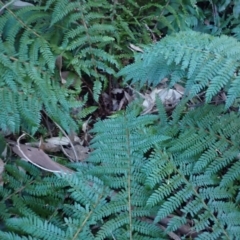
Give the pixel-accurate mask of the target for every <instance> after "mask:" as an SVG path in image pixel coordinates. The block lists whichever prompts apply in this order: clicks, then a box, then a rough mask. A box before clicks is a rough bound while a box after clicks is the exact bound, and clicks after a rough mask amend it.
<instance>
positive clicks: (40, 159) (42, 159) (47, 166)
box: [12, 144, 73, 173]
mask: <svg viewBox="0 0 240 240" xmlns="http://www.w3.org/2000/svg"><path fill="white" fill-rule="evenodd" d="M12 150H13V152H14V153H16V154H17V155H18V156H19V157H21V158H22V159H24V160H25V161H29V162H31V163H32V164H34V165H35V166H37V167H39V168H41V169H43V170H46V171H50V172H64V173H72V172H73V171H72V170H71V169H70V168H67V167H65V166H63V165H61V164H59V163H57V162H54V161H53V160H52V159H51V158H50V157H49V156H48V155H47V154H46V153H45V152H44V151H43V150H42V149H38V148H33V147H29V146H26V145H24V144H18V145H14V146H13V147H12Z"/></svg>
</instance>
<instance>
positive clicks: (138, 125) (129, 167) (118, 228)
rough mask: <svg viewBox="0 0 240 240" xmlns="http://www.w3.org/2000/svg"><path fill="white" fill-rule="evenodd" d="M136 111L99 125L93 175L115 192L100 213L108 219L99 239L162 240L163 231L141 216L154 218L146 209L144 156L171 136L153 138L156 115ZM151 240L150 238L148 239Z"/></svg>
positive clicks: (94, 144) (131, 110) (94, 146)
mask: <svg viewBox="0 0 240 240" xmlns="http://www.w3.org/2000/svg"><path fill="white" fill-rule="evenodd" d="M136 113H137V112H136V110H134V109H131V108H129V110H128V111H127V113H126V114H124V115H122V116H120V117H118V118H116V119H111V120H105V121H103V122H98V123H97V124H96V125H95V128H94V132H95V133H96V137H95V138H94V140H93V143H92V147H93V148H95V149H96V150H95V151H94V152H93V154H92V155H91V157H90V158H89V159H88V160H89V161H90V162H91V163H94V164H95V165H96V167H94V168H93V170H91V171H90V172H91V173H92V174H93V175H95V176H98V177H99V178H100V179H102V180H103V182H104V183H105V185H107V186H109V187H110V188H111V189H112V190H114V191H115V193H114V194H112V196H111V200H110V202H109V203H108V204H107V205H106V206H105V207H103V208H102V209H101V211H100V212H98V215H100V216H102V218H103V217H107V218H108V219H109V220H108V221H106V222H105V223H104V224H103V226H102V228H101V230H100V231H99V232H98V234H97V237H96V239H105V238H106V237H111V234H112V235H113V236H114V237H115V238H116V239H118V238H121V239H141V238H142V237H143V236H145V237H147V236H148V237H153V238H151V239H155V238H156V239H158V238H157V236H160V235H161V231H159V229H158V228H156V227H155V226H153V225H150V224H149V223H147V222H144V221H141V217H144V216H145V217H146V216H150V214H151V212H152V209H151V208H145V204H146V200H147V199H146V195H147V191H146V190H145V189H144V186H143V184H144V182H143V179H144V178H143V174H142V173H141V168H142V166H143V165H144V163H145V161H146V159H145V158H144V157H143V156H144V153H146V152H147V151H148V149H150V148H151V147H152V146H153V144H156V143H160V142H162V141H164V140H166V139H168V137H165V136H152V137H147V138H146V136H149V134H150V129H148V127H147V125H149V124H151V122H153V121H154V120H156V117H155V116H143V117H141V116H140V117H137V115H136ZM146 239H147V238H146Z"/></svg>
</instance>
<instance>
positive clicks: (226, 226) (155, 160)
mask: <svg viewBox="0 0 240 240" xmlns="http://www.w3.org/2000/svg"><path fill="white" fill-rule="evenodd" d="M223 110H224V108H223V106H219V107H217V108H216V107H212V106H204V107H202V108H198V109H196V110H193V111H190V112H189V113H187V114H186V115H185V116H184V117H182V119H181V121H180V122H179V123H178V124H177V125H178V128H177V129H176V130H175V134H174V136H173V138H172V140H171V141H169V142H168V143H167V144H162V145H161V146H159V147H157V148H156V150H155V153H154V154H153V155H152V156H151V158H150V161H149V163H147V164H146V165H145V167H144V169H143V171H144V172H145V173H146V176H147V179H146V185H147V186H148V187H149V188H151V189H153V190H154V191H153V193H152V195H151V196H150V197H149V199H148V201H147V206H151V207H154V206H159V210H158V213H157V215H156V218H155V221H156V222H158V221H160V220H162V219H164V218H165V217H167V216H169V215H170V214H172V215H173V218H172V219H171V220H170V222H169V223H168V227H167V231H169V232H171V231H175V230H177V228H179V227H180V226H182V225H184V224H186V223H187V222H189V221H190V220H191V221H192V231H193V232H197V233H198V237H197V238H196V239H206V238H208V239H220V238H223V239H235V238H237V236H238V234H239V230H240V227H239V218H238V215H239V207H238V200H236V198H237V196H238V191H239V177H238V176H239V171H238V169H239V148H238V140H237V139H238V135H239V134H240V132H239V129H238V125H239V124H238V118H239V114H236V113H231V114H230V115H229V114H224V113H223V112H224V111H223ZM168 128H170V131H171V130H172V123H171V121H169V126H168V127H167V128H165V129H164V130H163V129H162V131H161V133H162V134H165V135H166V134H167V133H168V132H169V129H168ZM164 149H165V150H164ZM179 210H180V212H181V215H180V216H177V215H176V216H174V213H176V212H177V211H179ZM206 229H209V230H208V231H206ZM233 229H234V230H233Z"/></svg>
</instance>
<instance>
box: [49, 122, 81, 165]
mask: <svg viewBox="0 0 240 240" xmlns="http://www.w3.org/2000/svg"><path fill="white" fill-rule="evenodd" d="M54 123H55V124H56V126H57V127H58V128H59V129H60V131H61V132H62V133H63V135H64V136H65V137H66V138H67V139H68V140H69V143H70V145H71V147H72V149H73V153H74V156H75V159H76V162H77V161H78V156H77V153H76V150H75V147H74V145H73V143H72V141H71V139H70V138H69V136H68V135H67V134H66V133H65V131H64V130H63V129H62V128H61V127H60V126H59V125H58V124H57V123H56V122H54Z"/></svg>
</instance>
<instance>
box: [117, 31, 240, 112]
mask: <svg viewBox="0 0 240 240" xmlns="http://www.w3.org/2000/svg"><path fill="white" fill-rule="evenodd" d="M239 51H240V45H239V43H238V41H237V40H236V39H234V38H231V37H227V36H221V37H213V36H211V35H207V34H201V33H197V32H191V31H190V32H189V31H188V32H180V33H178V34H175V35H172V36H168V37H166V38H164V39H163V40H162V41H160V42H159V43H157V44H155V45H152V46H151V47H147V48H146V49H145V52H144V53H143V54H141V55H138V56H137V57H136V61H135V63H133V64H132V65H129V66H127V67H126V68H124V69H123V70H121V71H120V75H123V76H126V81H127V80H131V83H135V82H140V85H141V86H143V84H145V83H146V80H145V79H147V82H148V83H149V84H153V85H154V86H156V85H157V84H158V83H160V81H161V80H162V79H163V78H165V77H167V78H169V79H170V83H169V86H170V87H171V86H173V85H174V84H175V83H177V82H179V83H184V84H185V86H186V94H189V95H190V96H191V97H193V96H196V95H197V94H198V93H199V92H200V91H203V90H205V91H206V102H210V101H211V100H212V98H213V97H214V96H215V95H217V94H218V93H219V92H220V90H221V89H224V90H225V91H226V92H227V99H226V108H229V107H230V106H231V105H232V104H233V103H234V101H235V100H236V99H237V98H238V97H239V90H238V88H237V87H236V86H238V82H239V76H238V68H239V57H238V56H239Z"/></svg>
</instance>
